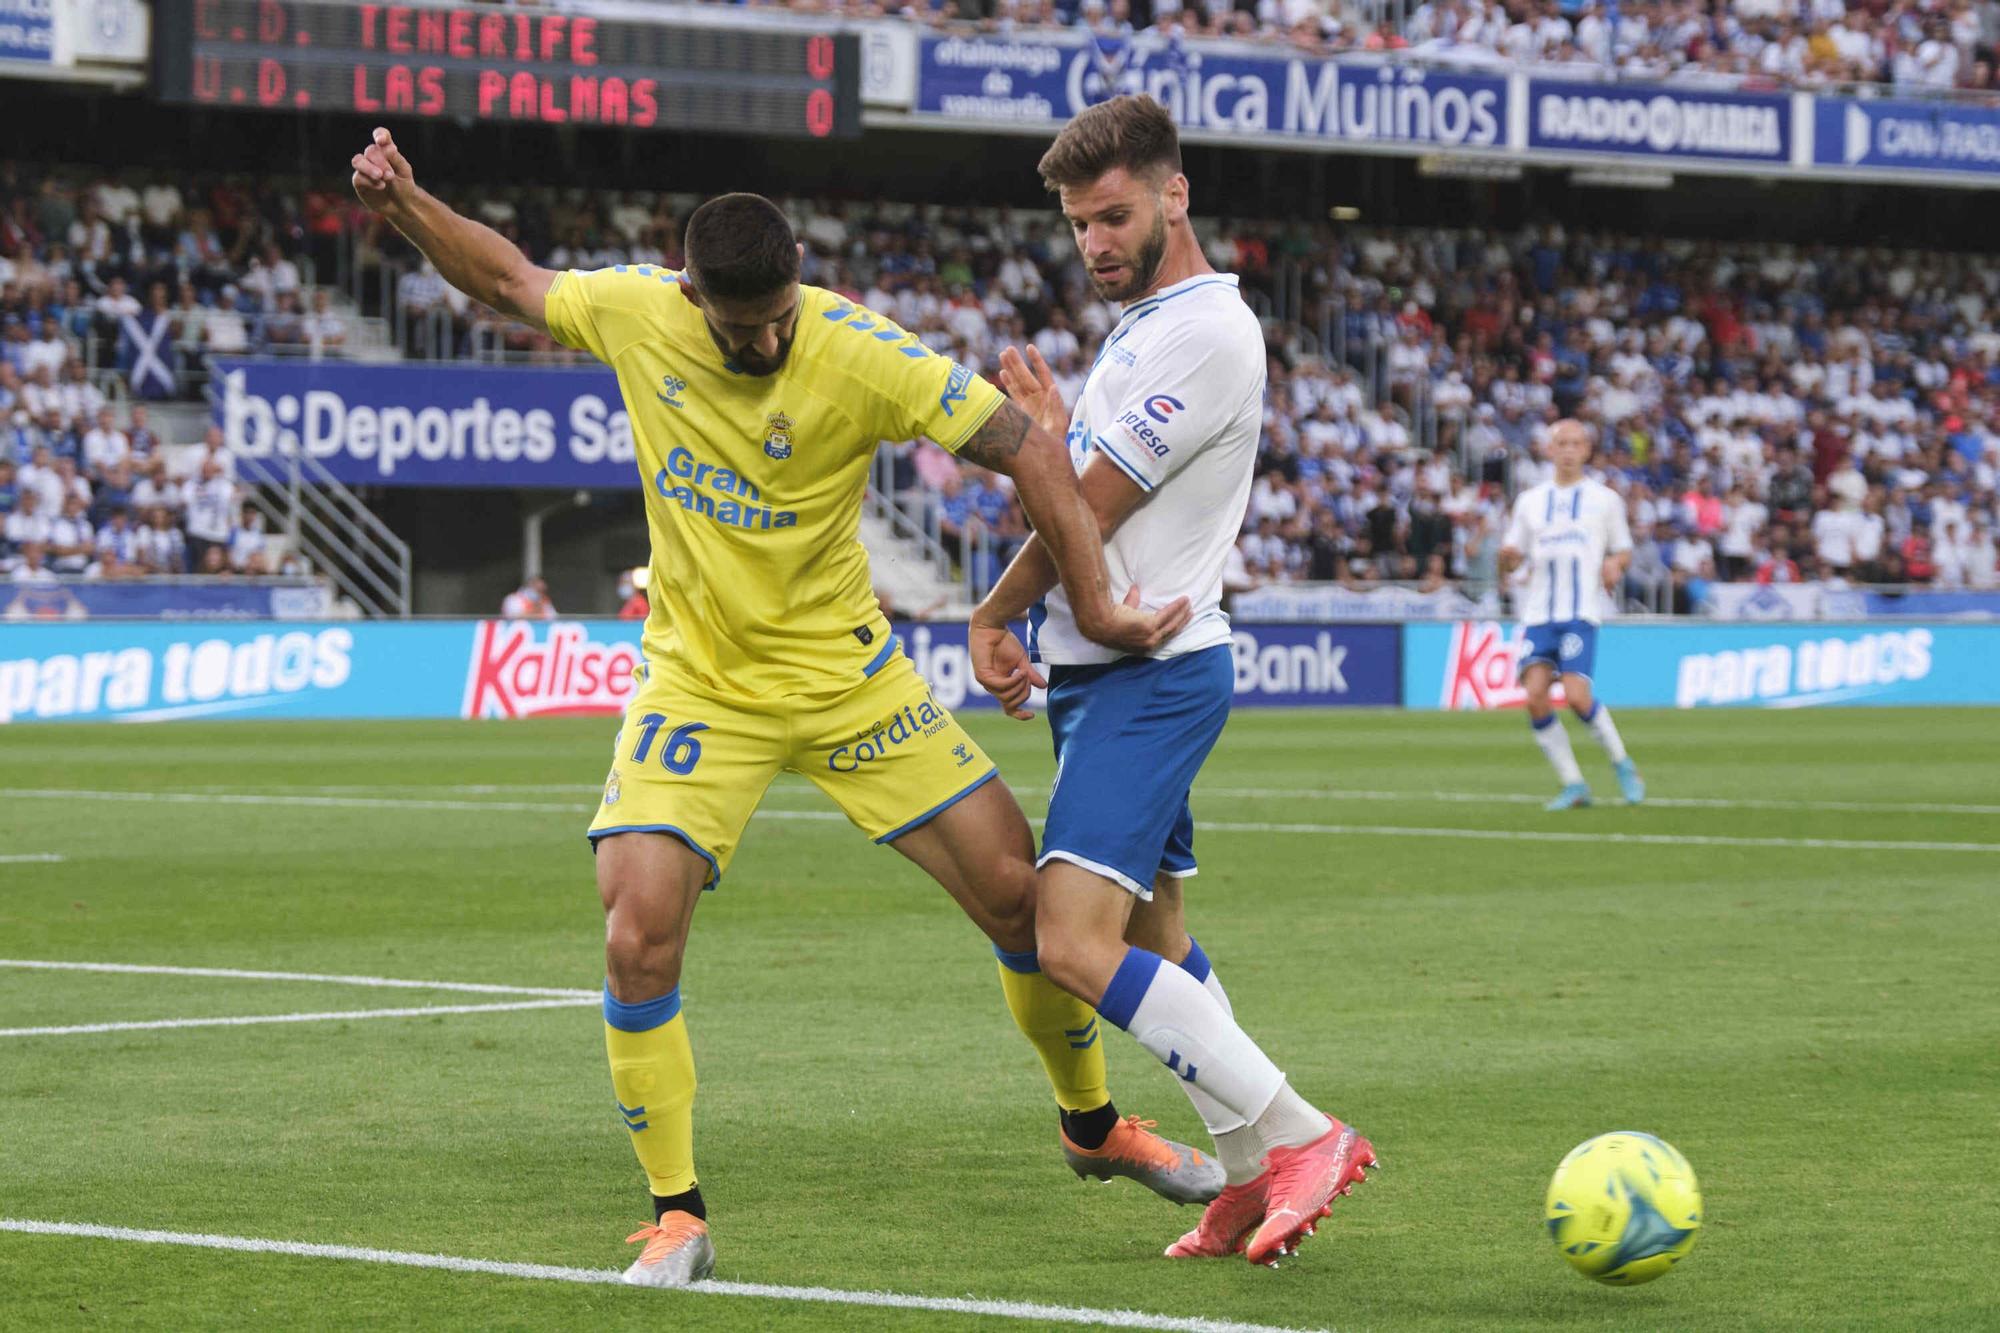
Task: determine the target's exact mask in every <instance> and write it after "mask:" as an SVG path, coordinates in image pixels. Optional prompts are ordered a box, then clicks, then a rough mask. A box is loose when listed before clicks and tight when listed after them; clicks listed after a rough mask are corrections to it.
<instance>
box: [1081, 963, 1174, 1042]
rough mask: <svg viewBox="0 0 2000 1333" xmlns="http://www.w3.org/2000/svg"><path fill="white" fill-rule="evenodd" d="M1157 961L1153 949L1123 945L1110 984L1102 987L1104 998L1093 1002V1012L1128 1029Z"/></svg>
mask: <svg viewBox="0 0 2000 1333" xmlns="http://www.w3.org/2000/svg"><path fill="white" fill-rule="evenodd" d="M1160 962H1161V959H1160V956H1159V955H1158V954H1156V953H1149V952H1147V951H1146V950H1144V949H1139V948H1127V949H1126V950H1125V961H1124V962H1122V963H1120V964H1119V965H1118V971H1117V973H1116V974H1115V975H1113V976H1112V978H1111V984H1110V985H1109V986H1106V987H1105V988H1104V998H1103V999H1101V1000H1099V1001H1098V1002H1097V1012H1098V1013H1100V1014H1102V1015H1104V1017H1105V1019H1106V1020H1108V1021H1109V1022H1113V1023H1116V1024H1117V1025H1118V1026H1119V1027H1121V1028H1125V1029H1126V1030H1128V1031H1129V1030H1130V1029H1131V1026H1132V1015H1134V1014H1136V1013H1138V1012H1139V1002H1140V1001H1141V1000H1143V999H1145V998H1146V992H1147V991H1148V990H1149V989H1151V988H1152V985H1153V978H1154V977H1155V976H1157V975H1158V974H1159V971H1160Z"/></svg>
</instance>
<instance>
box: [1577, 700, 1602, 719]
mask: <svg viewBox="0 0 2000 1333" xmlns="http://www.w3.org/2000/svg"><path fill="white" fill-rule="evenodd" d="M1602 707H1604V705H1603V704H1601V703H1599V702H1598V701H1597V700H1595V699H1592V700H1591V701H1590V711H1589V712H1588V713H1578V714H1577V716H1578V717H1580V718H1582V719H1583V720H1584V721H1585V722H1587V723H1588V722H1595V721H1597V710H1598V709H1600V708H1602Z"/></svg>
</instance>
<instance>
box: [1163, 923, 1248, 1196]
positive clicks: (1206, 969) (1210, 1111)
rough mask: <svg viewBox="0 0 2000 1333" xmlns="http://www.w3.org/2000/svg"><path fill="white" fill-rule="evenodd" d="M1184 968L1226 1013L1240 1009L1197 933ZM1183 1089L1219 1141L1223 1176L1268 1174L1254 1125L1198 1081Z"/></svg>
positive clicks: (1244, 1178)
mask: <svg viewBox="0 0 2000 1333" xmlns="http://www.w3.org/2000/svg"><path fill="white" fill-rule="evenodd" d="M1181 970H1182V971H1183V972H1186V973H1187V974H1188V975H1189V976H1191V977H1193V978H1194V979H1195V980H1196V981H1199V982H1200V983H1201V987H1202V989H1203V990H1205V991H1207V992H1208V993H1209V994H1210V995H1212V996H1214V997H1215V1002H1216V1003H1217V1004H1219V1005H1221V1006H1222V1012H1223V1013H1225V1014H1228V1015H1229V1016H1230V1017H1231V1018H1234V1017H1235V1016H1236V1010H1235V1009H1234V1008H1233V1007H1232V1006H1231V1005H1230V1003H1229V995H1228V993H1227V992H1226V991H1224V990H1223V989H1222V982H1221V980H1220V979H1218V978H1217V977H1216V975H1215V968H1214V967H1212V966H1211V965H1210V964H1209V961H1208V955H1207V954H1205V953H1203V952H1202V949H1201V945H1200V944H1199V943H1198V942H1196V940H1195V939H1194V937H1193V936H1189V937H1188V953H1187V957H1185V958H1183V959H1181ZM1181 1091H1183V1092H1185V1093H1186V1094H1187V1096H1188V1100H1189V1101H1190V1102H1193V1103H1194V1109H1195V1113H1196V1114H1198V1115H1199V1116H1201V1123H1202V1124H1204V1125H1206V1126H1208V1134H1209V1137H1210V1138H1211V1139H1213V1140H1215V1156H1216V1159H1217V1160H1218V1161H1220V1162H1221V1163H1222V1171H1223V1175H1224V1176H1225V1177H1226V1178H1227V1179H1228V1182H1229V1183H1230V1184H1232V1185H1245V1184H1248V1183H1249V1182H1251V1181H1253V1180H1255V1179H1256V1178H1257V1177H1258V1176H1260V1175H1262V1174H1263V1173H1264V1140H1263V1139H1262V1138H1260V1137H1258V1134H1257V1131H1256V1130H1255V1129H1253V1128H1251V1127H1250V1125H1249V1123H1248V1122H1247V1121H1245V1120H1244V1119H1243V1117H1242V1116H1240V1115H1238V1114H1236V1112H1234V1111H1232V1110H1230V1109H1229V1108H1228V1107H1226V1106H1224V1105H1223V1104H1222V1103H1221V1102H1218V1101H1217V1100H1215V1098H1213V1097H1211V1096H1209V1095H1208V1094H1207V1093H1205V1092H1203V1091H1202V1090H1201V1089H1200V1088H1198V1087H1196V1086H1195V1085H1194V1084H1192V1083H1189V1082H1186V1081H1185V1080H1183V1081H1182V1083H1181Z"/></svg>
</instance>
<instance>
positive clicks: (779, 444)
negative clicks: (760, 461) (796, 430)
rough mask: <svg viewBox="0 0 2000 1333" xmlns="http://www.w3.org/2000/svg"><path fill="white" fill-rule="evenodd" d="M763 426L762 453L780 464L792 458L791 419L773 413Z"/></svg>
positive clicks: (781, 414) (778, 413)
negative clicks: (764, 427)
mask: <svg viewBox="0 0 2000 1333" xmlns="http://www.w3.org/2000/svg"><path fill="white" fill-rule="evenodd" d="M765 426H766V429H765V433H764V452H765V453H767V454H769V455H770V456H771V457H773V458H775V459H777V460H778V461H779V462H780V463H782V462H784V461H785V460H786V459H787V458H790V457H791V456H792V419H791V418H790V417H788V416H786V415H785V414H784V413H783V412H773V413H772V414H771V416H770V420H769V421H767V422H766V423H765Z"/></svg>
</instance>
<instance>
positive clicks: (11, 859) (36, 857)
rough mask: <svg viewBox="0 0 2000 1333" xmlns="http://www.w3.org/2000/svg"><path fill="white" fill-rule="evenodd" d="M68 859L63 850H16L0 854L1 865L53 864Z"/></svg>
mask: <svg viewBox="0 0 2000 1333" xmlns="http://www.w3.org/2000/svg"><path fill="white" fill-rule="evenodd" d="M67 860H69V858H68V857H67V856H64V855H63V854H62V853H61V852H15V853H12V854H10V855H7V856H0V866H52V865H58V864H60V863H62V862H64V861H67Z"/></svg>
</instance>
